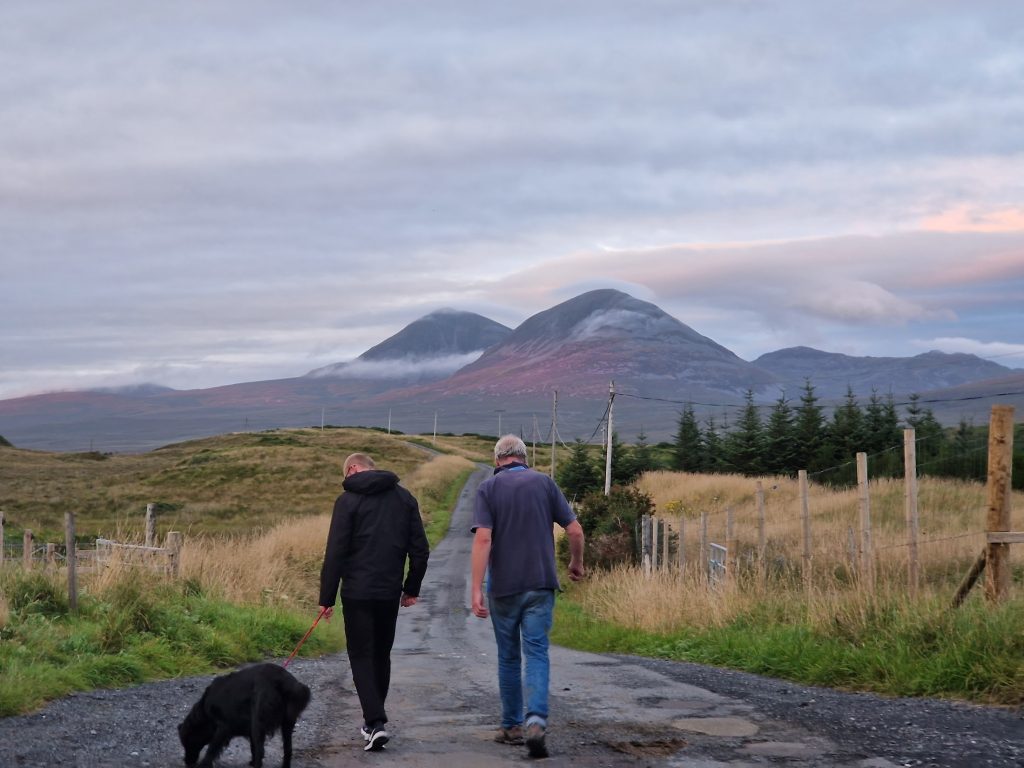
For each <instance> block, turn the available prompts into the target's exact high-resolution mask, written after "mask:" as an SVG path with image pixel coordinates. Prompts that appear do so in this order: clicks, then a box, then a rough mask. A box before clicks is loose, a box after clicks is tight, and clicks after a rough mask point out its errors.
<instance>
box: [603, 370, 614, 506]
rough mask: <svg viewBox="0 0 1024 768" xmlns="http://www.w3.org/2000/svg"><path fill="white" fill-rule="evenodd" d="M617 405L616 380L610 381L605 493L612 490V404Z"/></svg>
mask: <svg viewBox="0 0 1024 768" xmlns="http://www.w3.org/2000/svg"><path fill="white" fill-rule="evenodd" d="M613 405H615V382H614V381H609V382H608V450H607V452H606V453H605V457H604V495H605V496H607V495H608V494H609V493H611V490H612V432H613V429H612V406H613Z"/></svg>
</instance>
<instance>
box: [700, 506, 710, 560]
mask: <svg viewBox="0 0 1024 768" xmlns="http://www.w3.org/2000/svg"><path fill="white" fill-rule="evenodd" d="M707 572H708V513H707V512H701V513H700V573H703V574H705V575H707Z"/></svg>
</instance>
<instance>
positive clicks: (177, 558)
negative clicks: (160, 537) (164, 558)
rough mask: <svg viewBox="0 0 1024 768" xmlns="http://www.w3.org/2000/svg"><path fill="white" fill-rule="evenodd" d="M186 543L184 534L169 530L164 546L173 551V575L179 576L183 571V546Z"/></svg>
mask: <svg viewBox="0 0 1024 768" xmlns="http://www.w3.org/2000/svg"><path fill="white" fill-rule="evenodd" d="M183 544H184V541H183V539H182V535H181V533H180V532H178V531H169V532H168V533H167V539H166V540H165V541H164V547H165V548H166V549H169V550H170V551H171V575H172V576H173V577H174V578H178V574H179V573H181V547H182V545H183Z"/></svg>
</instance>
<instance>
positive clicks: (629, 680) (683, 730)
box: [310, 471, 1024, 768]
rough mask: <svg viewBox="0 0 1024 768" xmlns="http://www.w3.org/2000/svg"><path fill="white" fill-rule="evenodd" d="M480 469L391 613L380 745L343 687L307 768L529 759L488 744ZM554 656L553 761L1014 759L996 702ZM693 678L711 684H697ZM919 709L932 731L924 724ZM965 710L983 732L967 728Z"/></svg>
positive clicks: (1022, 738) (491, 692)
mask: <svg viewBox="0 0 1024 768" xmlns="http://www.w3.org/2000/svg"><path fill="white" fill-rule="evenodd" d="M487 474H488V472H486V471H483V472H480V473H477V474H476V475H474V476H473V477H472V479H471V480H470V483H469V484H468V485H467V487H466V488H465V489H464V491H463V493H462V496H461V498H460V500H459V504H458V506H457V508H456V510H455V513H454V516H453V520H452V529H451V533H450V534H449V535H448V537H447V538H446V539H445V540H444V541H443V542H442V543H441V544H440V545H439V546H438V547H437V549H436V550H435V552H434V553H432V554H431V560H430V568H429V570H428V576H427V580H426V582H425V584H424V588H423V598H422V599H421V601H420V603H419V604H418V605H417V606H415V607H414V608H412V609H409V610H407V611H403V612H402V616H401V619H400V622H399V634H398V639H397V641H396V648H395V654H394V656H393V669H394V671H393V692H392V695H391V697H390V699H389V715H390V717H391V719H392V726H391V730H392V732H393V734H394V740H393V742H392V743H391V744H389V745H388V747H387V749H386V751H385V752H384V753H382V754H372V755H370V754H364V753H362V752H361V746H362V744H361V741H360V740H359V739H358V737H356V738H351V737H349V736H348V734H349V733H354V732H355V730H356V728H357V726H358V716H357V714H356V713H358V707H357V705H356V702H355V699H354V696H352V695H351V693H350V694H349V697H350V698H349V699H348V701H347V706H348V707H350V709H349V710H348V711H349V713H350V717H348V718H347V720H346V721H345V722H344V724H339V727H340V730H339V731H337V732H336V733H335V734H333V735H332V736H329V737H328V741H329V745H328V746H327V747H326V748H324V749H322V750H320V751H319V752H317V753H316V754H315V757H316V759H317V760H318V762H317V763H316V764H317V765H318V766H322V767H323V768H347V767H348V766H355V765H368V764H370V763H369V762H368V761H369V760H372V761H373V765H375V766H378V765H379V766H420V767H421V768H434V767H435V766H436V767H438V768H461V767H462V766H466V767H467V768H468V767H473V768H476V767H479V766H489V765H506V764H509V765H521V764H522V763H523V762H524V760H527V758H526V757H525V751H524V750H523V748H521V747H510V746H505V745H500V744H495V743H493V742H492V741H491V737H492V735H493V733H494V729H495V728H496V726H497V723H498V717H499V707H498V696H497V672H496V662H495V658H494V638H493V636H492V634H491V630H490V623H489V622H488V621H485V620H480V619H477V618H476V617H474V616H472V614H471V613H470V612H469V610H468V605H469V593H468V578H467V577H468V572H469V553H470V549H471V544H472V536H471V534H470V533H469V522H470V516H471V505H472V499H473V494H474V491H475V489H476V486H477V485H478V484H479V482H480V481H481V480H482V479H483V478H484V477H486V476H487ZM551 662H552V671H551V687H552V701H551V721H550V731H549V737H548V742H549V748H550V750H551V754H552V756H551V757H550V758H549V759H548V760H546V761H543V764H544V765H545V766H550V767H551V768H554V766H563V765H565V766H568V765H573V766H607V767H609V768H618V767H620V766H650V767H651V768H654V767H655V766H688V767H690V768H712V767H715V766H763V765H787V766H795V767H799V766H840V767H846V766H850V767H853V766H856V767H857V768H888V767H889V766H898V765H920V766H926V765H935V766H945V765H949V766H955V765H964V766H967V765H970V766H981V765H993V766H1019V765H1024V721H1022V720H1020V718H1019V716H1017V715H1014V714H1013V713H1007V712H1004V711H998V710H990V709H980V708H970V707H958V706H957V705H950V704H947V703H944V702H926V701H921V700H909V701H908V702H907V706H909V707H910V710H909V711H907V710H906V709H900V706H901V703H900V702H887V701H886V700H883V699H878V698H876V697H870V696H858V695H850V694H839V693H835V692H832V691H816V690H813V689H806V688H801V687H799V686H792V685H789V684H785V683H780V682H778V681H773V680H766V679H764V678H760V677H756V676H753V675H740V674H737V673H729V672H725V671H722V670H712V669H709V668H707V667H698V666H696V665H686V664H673V663H671V662H657V661H651V660H643V659H637V658H632V657H624V656H606V655H595V654H588V653H580V652H576V651H571V650H568V649H564V648H559V647H555V648H552V655H551ZM698 678H703V679H704V682H705V683H710V685H698V684H695V683H694V680H695V679H698ZM713 688H714V689H715V690H713ZM723 689H727V690H728V693H723V692H722V690H723ZM716 690H717V692H716ZM930 707H931V708H932V709H929V708H930ZM893 718H899V719H898V720H895V721H894V720H893ZM916 718H923V719H926V720H927V721H928V722H929V723H931V730H929V731H928V732H927V733H925V732H923V731H922V730H921V726H920V725H919V724H918V723H917V722H916V720H915V719H916ZM974 718H977V719H978V720H979V725H980V726H981V727H982V731H984V733H982V732H981V731H979V732H978V733H975V732H974V730H977V729H974V730H972V726H973V725H974ZM985 729H988V730H985ZM956 735H963V736H964V738H963V741H965V742H969V741H970V740H971V739H972V737H973V738H974V741H975V744H974V748H973V749H972V747H971V745H970V744H969V743H966V744H957V745H954V747H953V748H952V749H950V748H949V747H948V746H947V745H945V744H943V742H942V740H943V739H944V738H945V739H947V740H949V737H952V736H956ZM908 739H912V740H913V741H915V742H917V743H907V740H908ZM310 756H311V757H313V756H314V755H310Z"/></svg>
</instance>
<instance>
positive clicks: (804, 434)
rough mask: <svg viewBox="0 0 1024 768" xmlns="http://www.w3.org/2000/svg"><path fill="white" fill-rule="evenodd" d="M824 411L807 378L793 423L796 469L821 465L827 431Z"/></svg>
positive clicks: (812, 468) (808, 468)
mask: <svg viewBox="0 0 1024 768" xmlns="http://www.w3.org/2000/svg"><path fill="white" fill-rule="evenodd" d="M822 412H823V409H822V407H821V406H820V405H818V397H817V395H815V394H814V385H813V384H811V380H810V379H805V380H804V388H803V392H802V394H801V395H800V405H799V406H798V407H797V409H796V414H795V416H796V418H795V420H794V423H793V434H794V439H795V443H796V445H795V451H794V453H795V456H794V461H795V463H796V469H806V470H811V471H813V470H815V469H817V468H818V467H819V452H820V450H821V445H822V441H823V439H824V432H825V417H824V416H823V415H822Z"/></svg>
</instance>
